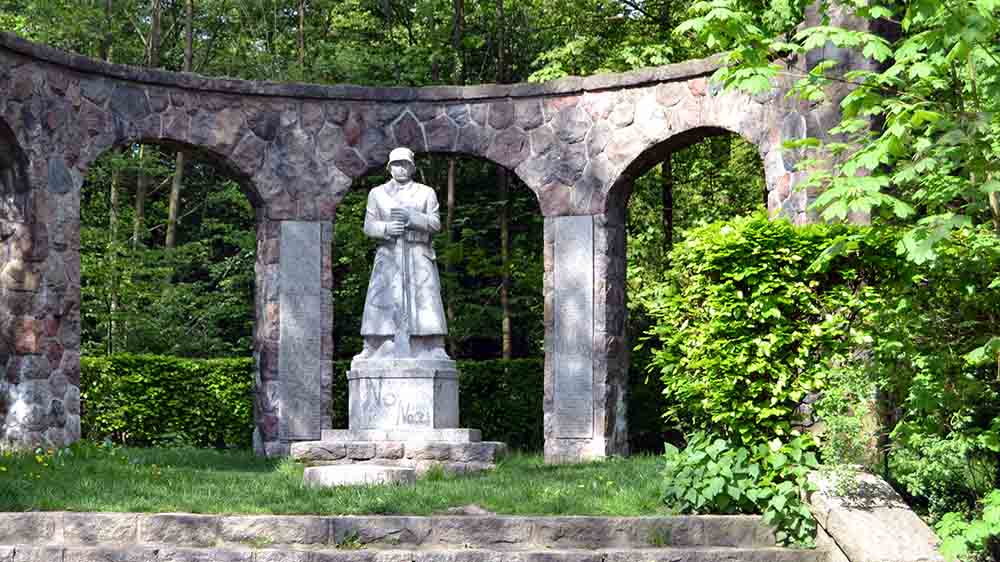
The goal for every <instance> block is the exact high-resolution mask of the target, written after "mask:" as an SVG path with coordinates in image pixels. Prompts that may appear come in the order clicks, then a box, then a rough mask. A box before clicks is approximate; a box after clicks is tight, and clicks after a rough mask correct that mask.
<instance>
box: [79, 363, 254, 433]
mask: <svg viewBox="0 0 1000 562" xmlns="http://www.w3.org/2000/svg"><path fill="white" fill-rule="evenodd" d="M252 390H253V359H250V358H240V359H183V358H180V357H168V356H162V355H132V354H118V355H112V356H109V357H83V358H81V359H80V401H81V407H82V413H81V414H82V415H81V420H80V422H81V425H82V430H83V435H84V436H85V437H87V438H88V439H92V440H96V441H103V440H105V439H110V440H112V441H114V442H117V443H122V444H128V445H164V444H171V443H178V444H180V443H183V444H189V445H196V446H200V447H243V448H248V447H250V441H251V436H252V434H253V394H252Z"/></svg>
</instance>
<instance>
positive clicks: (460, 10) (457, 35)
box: [451, 0, 465, 84]
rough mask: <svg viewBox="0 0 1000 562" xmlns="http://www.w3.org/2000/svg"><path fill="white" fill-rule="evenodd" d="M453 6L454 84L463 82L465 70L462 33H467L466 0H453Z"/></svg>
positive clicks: (452, 78) (452, 46)
mask: <svg viewBox="0 0 1000 562" xmlns="http://www.w3.org/2000/svg"><path fill="white" fill-rule="evenodd" d="M452 6H453V7H454V9H455V12H454V14H453V17H452V29H451V49H452V51H453V55H454V57H455V64H454V66H453V67H452V75H451V81H452V82H453V83H454V84H461V83H463V82H464V80H463V79H462V77H463V75H464V72H465V55H464V53H463V51H462V35H463V33H465V0H453V1H452Z"/></svg>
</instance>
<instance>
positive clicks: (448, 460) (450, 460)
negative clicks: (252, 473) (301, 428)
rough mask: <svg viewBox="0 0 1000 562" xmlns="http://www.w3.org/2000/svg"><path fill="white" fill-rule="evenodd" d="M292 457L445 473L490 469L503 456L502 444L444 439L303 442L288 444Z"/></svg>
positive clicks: (313, 462) (316, 463)
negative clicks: (434, 470) (440, 469)
mask: <svg viewBox="0 0 1000 562" xmlns="http://www.w3.org/2000/svg"><path fill="white" fill-rule="evenodd" d="M291 454H292V458H294V459H295V460H297V461H299V462H303V463H305V464H307V465H310V466H324V465H337V466H343V465H380V466H396V467H403V468H412V469H416V470H417V472H418V473H423V472H426V471H427V470H430V469H431V468H433V467H435V466H441V467H442V468H444V469H445V470H446V471H448V472H456V473H465V472H476V471H480V470H490V469H493V468H495V467H496V462H497V460H499V459H501V458H503V457H504V456H506V455H507V445H506V443H500V442H496V441H483V442H479V443H449V442H444V441H346V442H338V441H303V442H301V443H294V444H292V450H291Z"/></svg>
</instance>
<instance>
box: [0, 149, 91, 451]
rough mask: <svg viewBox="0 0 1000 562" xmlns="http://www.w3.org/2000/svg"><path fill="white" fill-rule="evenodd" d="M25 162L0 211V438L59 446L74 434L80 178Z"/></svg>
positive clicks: (61, 164) (47, 164)
mask: <svg viewBox="0 0 1000 562" xmlns="http://www.w3.org/2000/svg"><path fill="white" fill-rule="evenodd" d="M33 164H34V165H33V166H32V167H31V168H30V170H29V171H28V173H27V182H26V183H27V185H22V186H21V190H17V189H15V190H13V192H12V193H4V197H3V199H4V205H3V216H0V368H2V369H3V371H2V372H0V444H7V445H13V446H15V447H29V448H30V447H35V446H56V447H61V446H64V445H67V444H69V443H72V442H73V441H76V440H77V439H79V437H80V388H79V387H80V304H79V303H80V227H79V216H80V211H79V209H80V194H79V187H80V184H81V183H82V180H81V177H80V174H79V173H78V172H77V171H76V170H71V169H70V168H69V167H68V166H67V165H66V163H65V160H64V159H63V158H62V157H61V156H58V155H52V156H51V157H50V158H49V159H48V160H47V161H35V162H33ZM8 179H9V178H8ZM5 183H6V182H5ZM28 185H31V186H38V187H36V188H35V189H34V190H33V191H32V190H28V189H27V186H28ZM4 191H11V189H10V186H7V185H5V187H4Z"/></svg>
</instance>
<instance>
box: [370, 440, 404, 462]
mask: <svg viewBox="0 0 1000 562" xmlns="http://www.w3.org/2000/svg"><path fill="white" fill-rule="evenodd" d="M403 452H404V446H403V442H402V441H384V442H377V443H375V458H379V459H401V458H403Z"/></svg>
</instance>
